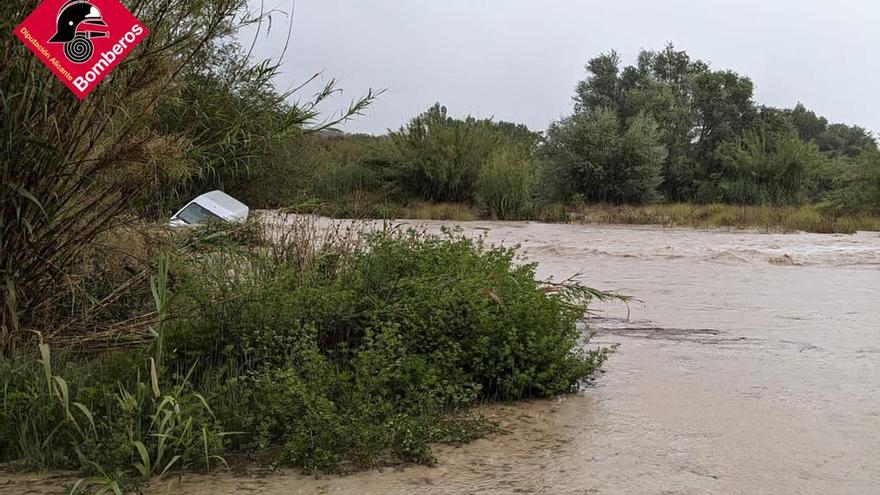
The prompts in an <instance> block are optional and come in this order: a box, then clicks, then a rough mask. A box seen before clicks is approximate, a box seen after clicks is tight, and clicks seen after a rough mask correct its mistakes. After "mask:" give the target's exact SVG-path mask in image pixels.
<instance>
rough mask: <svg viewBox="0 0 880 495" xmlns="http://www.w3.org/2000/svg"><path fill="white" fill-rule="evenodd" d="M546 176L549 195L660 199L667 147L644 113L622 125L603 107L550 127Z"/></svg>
mask: <svg viewBox="0 0 880 495" xmlns="http://www.w3.org/2000/svg"><path fill="white" fill-rule="evenodd" d="M543 150H544V158H545V161H546V164H545V165H546V166H545V170H544V179H545V180H547V181H549V182H551V183H552V185H551V186H550V187H549V189H550V192H551V195H552V196H553V197H555V199H557V200H567V199H568V198H571V197H572V195H575V194H580V195H582V197H583V198H584V199H586V200H588V201H592V202H602V203H605V202H607V203H617V204H619V203H648V202H651V201H653V200H654V199H656V198H657V187H658V186H659V185H660V182H661V171H662V167H663V161H664V160H665V158H666V148H664V147H663V145H662V144H660V142H659V134H658V131H657V125H656V123H654V121H653V120H652V119H651V118H650V117H647V116H645V115H638V116H636V117H634V118H633V119H631V121H630V122H629V123H628V125H626V126H621V124H620V119H619V117H618V115H617V113H616V112H615V111H614V110H612V109H609V108H599V109H597V110H595V111H593V112H590V113H576V114H575V115H573V116H571V117H568V118H565V119H563V120H562V121H560V122H558V123H555V124H553V125H551V126H550V130H549V131H548V136H547V145H546V146H545V147H544V149H543Z"/></svg>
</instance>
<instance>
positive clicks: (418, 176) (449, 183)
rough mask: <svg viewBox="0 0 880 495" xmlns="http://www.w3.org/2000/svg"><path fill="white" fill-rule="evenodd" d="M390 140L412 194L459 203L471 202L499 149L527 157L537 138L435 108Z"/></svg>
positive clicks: (516, 128) (524, 130) (511, 127)
mask: <svg viewBox="0 0 880 495" xmlns="http://www.w3.org/2000/svg"><path fill="white" fill-rule="evenodd" d="M390 137H391V142H392V144H393V146H394V148H395V149H396V151H397V154H398V160H397V163H396V164H395V167H396V168H397V172H398V174H399V176H400V177H401V178H402V179H403V181H404V183H405V185H406V188H407V189H408V190H409V192H410V193H411V194H414V195H416V196H418V197H420V198H424V199H428V200H431V201H457V202H473V201H474V199H475V194H476V189H477V181H478V179H479V178H480V174H481V171H482V170H483V167H484V166H485V164H486V163H487V162H488V161H489V160H490V158H491V157H492V154H493V153H494V152H495V151H496V150H497V149H499V148H502V147H505V146H512V147H516V148H517V149H519V150H524V151H523V153H529V152H531V150H532V149H533V148H534V147H535V145H536V143H537V141H538V139H539V138H540V136H539V135H537V134H535V133H532V132H531V131H529V130H528V128H526V127H525V126H522V125H516V124H511V123H507V122H494V121H493V120H491V119H483V120H478V119H476V118H474V117H470V116H469V117H466V118H464V119H454V118H452V117H450V116H449V115H448V113H447V110H446V107H444V106H442V105H440V104H439V103H437V104H435V105H434V106H433V107H431V108H430V109H428V110H427V111H426V112H425V113H423V114H421V115H419V116H417V117H415V118H413V119H412V120H411V121H410V122H409V124H407V125H406V126H404V127H402V128H401V129H400V130H399V131H397V132H392V133H391V134H390Z"/></svg>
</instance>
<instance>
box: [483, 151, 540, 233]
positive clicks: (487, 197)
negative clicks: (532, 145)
mask: <svg viewBox="0 0 880 495" xmlns="http://www.w3.org/2000/svg"><path fill="white" fill-rule="evenodd" d="M534 169H535V165H534V163H533V162H532V159H531V157H530V156H529V155H528V153H527V152H525V151H523V150H517V149H515V148H513V147H502V148H497V149H496V150H495V151H494V152H493V153H492V155H491V156H490V157H489V160H488V161H487V162H486V163H485V164H484V165H483V169H482V170H481V171H480V176H479V178H478V179H477V188H476V197H477V203H478V204H479V205H480V207H481V208H483V209H484V210H485V211H487V212H489V213H490V214H491V215H492V216H494V217H496V218H499V219H501V220H512V219H516V218H519V216H520V215H521V214H522V213H523V212H524V211H525V210H526V209H527V208H528V207H529V205H530V203H531V200H532V191H533V189H534V175H535V170H534Z"/></svg>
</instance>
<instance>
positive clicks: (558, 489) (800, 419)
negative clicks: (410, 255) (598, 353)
mask: <svg viewBox="0 0 880 495" xmlns="http://www.w3.org/2000/svg"><path fill="white" fill-rule="evenodd" d="M428 225H429V226H430V228H433V229H436V228H439V225H440V223H439V222H430V223H429V224H428ZM460 225H462V227H463V228H464V229H465V231H466V232H468V233H473V234H486V235H487V236H488V239H489V241H491V242H493V243H504V244H506V245H513V244H521V245H522V247H523V249H524V250H525V252H526V253H527V256H528V258H529V259H531V260H533V261H536V262H538V263H539V267H540V268H539V274H540V276H542V277H551V276H552V277H555V278H557V279H562V278H567V277H569V276H571V275H573V274H575V273H578V272H580V273H581V274H582V275H581V277H582V279H583V280H584V281H585V282H586V283H587V284H588V285H591V286H594V287H597V288H601V289H611V290H618V291H620V292H623V293H626V294H629V295H632V296H634V297H636V298H638V299H639V300H640V301H642V302H636V303H632V304H630V305H629V307H626V306H622V305H612V306H607V307H601V308H599V309H601V310H602V314H601V316H600V317H597V318H595V319H593V321H592V322H591V323H590V324H591V326H592V327H593V329H594V330H596V331H597V332H598V335H597V337H596V338H595V339H594V341H593V342H594V343H596V344H605V345H607V344H620V349H619V351H618V352H617V353H616V354H615V355H614V356H613V357H612V358H611V360H610V361H609V363H608V365H607V366H606V370H607V373H605V374H603V375H602V376H600V377H599V378H598V380H597V383H596V384H595V386H593V387H591V388H588V389H586V390H585V391H584V392H583V393H582V394H579V395H577V396H572V397H566V398H563V399H559V400H555V401H546V402H531V403H524V404H517V405H512V406H494V407H491V408H489V409H488V410H487V414H488V415H490V416H492V417H494V418H495V419H497V420H498V421H499V422H500V423H501V425H502V426H503V427H504V428H506V429H507V430H508V433H506V434H498V435H493V436H492V437H490V438H486V439H482V440H479V441H477V442H474V443H472V444H469V445H465V446H461V447H449V446H442V447H439V448H438V449H437V452H436V454H437V458H438V464H437V466H435V467H421V466H416V467H408V468H405V469H388V470H384V471H381V472H380V471H371V472H365V473H360V474H355V475H353V476H348V477H322V478H314V477H306V476H302V475H297V474H292V473H288V474H281V475H271V476H268V477H253V478H237V477H233V476H231V475H220V476H212V477H205V476H186V477H184V478H183V479H176V480H172V481H170V485H168V486H166V485H163V486H161V487H153V490H154V492H155V493H194V494H211V495H225V494H238V493H266V494H278V495H281V494H284V495H289V494H313V493H327V494H337V493H338V494H376V495H379V494H383V495H384V494H411V493H420V494H437V495H440V494H472V493H473V494H476V493H479V494H510V493H541V494H545V493H546V494H590V493H608V494H618V493H619V494H629V493H645V494H716V493H717V494H733V493H743V494H754V493H761V494H793V493H816V494H838V493H840V494H844V493H853V494H863V493H864V494H867V493H880V234H877V233H861V234H858V235H855V236H847V235H813V234H792V235H782V234H779V235H777V234H762V233H743V232H726V231H695V230H685V229H680V230H679V229H660V228H641V227H605V226H577V225H544V224H533V223H515V222H503V223H502V222H471V223H463V224H460ZM2 489H3V488H2V485H0V491H2Z"/></svg>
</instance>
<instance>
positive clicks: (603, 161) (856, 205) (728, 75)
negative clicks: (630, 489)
mask: <svg viewBox="0 0 880 495" xmlns="http://www.w3.org/2000/svg"><path fill="white" fill-rule="evenodd" d="M586 72H587V77H586V79H584V80H583V81H581V82H580V83H579V84H578V86H577V88H576V91H575V94H574V96H573V109H572V113H571V114H570V115H568V116H565V117H564V118H562V119H560V120H559V121H557V122H554V123H552V124H551V125H550V127H549V129H547V130H546V132H539V133H536V132H532V131H530V130H529V129H528V128H526V127H525V126H523V125H518V124H512V123H506V122H496V121H494V120H492V119H478V118H475V117H470V116H468V117H464V118H453V117H450V116H449V114H448V112H447V109H446V107H444V106H442V105H440V104H439V103H438V104H437V105H435V106H433V107H432V108H430V109H428V110H427V111H426V112H425V113H423V114H421V115H418V116H416V117H414V118H413V119H412V120H411V121H410V122H409V123H408V124H407V125H405V126H403V127H402V128H401V129H399V130H397V131H390V132H389V133H388V134H387V135H385V136H380V137H369V136H358V137H355V138H347V139H346V138H338V137H337V138H334V139H329V140H328V139H320V140H319V141H320V142H321V144H319V145H317V146H318V148H320V152H319V153H315V154H310V151H314V150H309V149H308V147H304V148H301V149H304V150H306V152H305V153H304V154H303V155H301V156H299V157H298V160H297V163H298V165H294V166H298V167H301V168H309V169H318V170H322V172H321V175H322V177H329V178H331V179H330V180H331V182H332V183H333V184H334V187H333V188H332V190H333V191H334V193H335V194H331V195H329V199H333V200H340V199H344V200H351V199H352V197H353V196H354V195H353V194H352V192H353V191H354V192H356V194H357V195H361V196H363V195H370V194H372V195H374V196H376V197H379V198H382V199H383V200H387V201H390V202H392V203H400V202H401V201H404V202H405V201H407V200H410V199H413V198H415V199H420V200H425V201H431V202H459V203H467V204H471V205H475V206H476V207H478V208H479V209H481V210H482V211H483V212H484V213H486V214H489V215H492V216H496V217H499V218H517V217H520V218H522V217H527V218H528V217H534V216H535V215H536V212H537V211H538V210H540V205H542V204H544V205H546V204H551V203H557V204H558V203H562V204H566V203H570V202H572V201H574V202H575V203H580V202H589V203H609V204H646V203H655V202H686V203H702V204H708V203H725V204H734V205H804V204H821V205H823V207H826V208H828V209H829V211H837V212H842V211H847V212H866V213H875V212H877V211H880V194H878V191H880V188H878V186H877V182H876V177H877V174H878V171H877V170H878V168H880V152H878V147H877V142H876V141H875V139H874V137H873V136H872V134H871V133H870V132H868V131H867V130H866V129H864V128H862V127H858V126H851V125H846V124H839V123H829V121H828V120H827V119H826V118H824V117H821V116H819V115H817V114H816V113H815V112H812V111H810V110H808V109H807V108H806V107H805V106H804V105H803V104H798V105H797V106H795V108H792V109H778V108H773V107H769V106H764V105H760V104H758V103H756V102H755V99H754V84H753V83H752V81H751V80H750V79H748V78H747V77H744V76H741V75H739V74H737V73H736V72H733V71H729V70H713V69H712V68H711V67H710V66H709V64H708V63H706V62H703V61H701V60H693V59H692V58H691V57H690V56H689V55H688V54H687V53H686V52H684V51H679V50H676V49H675V47H674V46H673V45H671V44H670V45H668V46H666V47H665V48H664V49H662V50H660V51H642V52H641V53H640V54H639V56H638V58H637V61H636V63H635V64H633V65H629V66H624V65H623V63H622V61H621V58H620V56H619V55H618V54H617V53H615V52H611V53H607V54H602V55H599V56H597V57H595V58H593V59H592V60H590V61H589V62H588V63H587V65H586ZM311 146H312V147H314V146H315V145H314V144H312V145H311ZM316 163H319V164H320V163H325V165H317V166H316V165H315V164H316ZM290 166H291V165H290V164H285V165H284V167H290ZM263 173H265V174H268V175H272V176H278V175H282V173H281V172H280V171H279V170H273V169H271V168H269V169H266V170H264V171H263ZM259 175H260V174H259V173H258V174H257V176H256V180H257V182H259V180H260V179H259ZM296 175H297V176H299V177H302V176H303V174H296ZM322 180H324V179H321V180H317V181H316V182H317V183H318V186H319V187H313V186H312V185H310V184H309V182H308V181H303V182H300V183H299V184H296V185H290V186H292V187H289V188H288V192H282V193H281V194H280V195H279V196H280V197H279V198H275V200H274V201H273V202H272V203H273V204H272V205H273V206H277V205H278V204H279V203H284V202H285V201H287V202H288V203H289V202H291V201H293V198H292V194H291V192H290V191H293V190H297V191H299V193H298V194H300V199H302V198H306V197H311V198H313V197H319V198H327V197H328V196H327V195H326V192H327V188H325V187H320V183H321V181H322ZM245 189H247V187H245ZM261 190H262V189H261ZM243 194H245V195H246V196H248V197H249V198H250V199H251V200H252V201H256V202H258V203H259V202H262V201H264V199H265V198H262V197H261V196H260V194H251V193H249V192H247V191H245V192H243ZM345 213H350V212H343V213H342V214H345Z"/></svg>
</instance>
